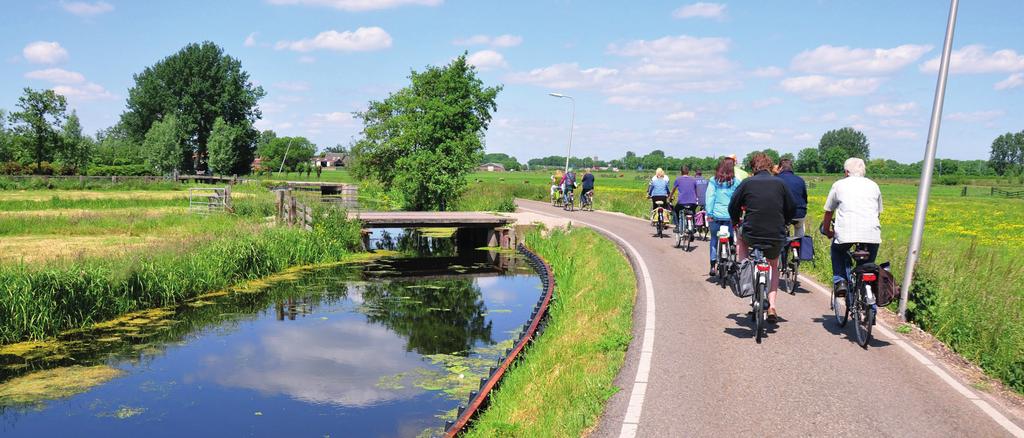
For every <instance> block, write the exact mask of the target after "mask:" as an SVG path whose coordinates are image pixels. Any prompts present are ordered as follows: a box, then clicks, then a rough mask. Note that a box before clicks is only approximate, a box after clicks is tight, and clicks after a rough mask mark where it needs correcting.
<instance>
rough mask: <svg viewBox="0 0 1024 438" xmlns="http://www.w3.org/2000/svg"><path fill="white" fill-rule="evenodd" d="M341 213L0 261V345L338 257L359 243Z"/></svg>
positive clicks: (37, 337) (159, 305)
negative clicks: (184, 240)
mask: <svg viewBox="0 0 1024 438" xmlns="http://www.w3.org/2000/svg"><path fill="white" fill-rule="evenodd" d="M358 242H359V228H358V226H357V225H356V224H354V223H351V222H348V221H347V220H346V219H345V217H344V213H343V212H340V211H339V212H335V213H331V214H328V216H327V217H325V218H324V219H322V220H320V221H319V222H318V223H317V226H316V228H315V229H314V231H313V232H306V231H303V230H299V229H287V228H266V229H262V230H260V231H257V232H255V233H253V232H252V231H251V230H239V231H236V232H232V233H227V234H226V235H223V236H220V237H218V238H216V239H215V240H212V241H210V242H208V243H205V244H199V245H198V246H195V247H190V248H178V249H169V250H163V251H160V252H157V253H155V254H148V255H135V256H124V257H115V258H109V259H87V260H82V261H73V262H67V263H60V264H52V265H46V266H42V267H35V266H28V265H25V264H16V265H2V266H0V344H3V343H10V342H16V341H20V340H24V339H40V338H43V337H46V336H51V335H54V334H56V333H58V332H60V331H62V330H66V329H71V328H79V327H84V326H86V325H89V324H91V323H95V322H99V321H104V320H107V319H110V318H113V317H116V316H118V315H121V314H124V313H127V312H131V311H133V310H139V309H145V308H152V307H162V306H167V305H172V304H176V303H180V302H183V301H184V300H186V299H188V298H191V297H194V296H197V295H200V294H203V293H206V292H210V291H213V290H217V289H220V288H224V287H227V286H229V285H232V284H234V283H237V282H239V281H242V280H247V279H253V278H259V277H263V276H267V275H270V274H273V273H275V272H278V271H281V270H283V269H285V268H288V267H291V266H296V265H303V264H312V263H326V262H332V261H337V260H339V259H341V258H342V257H343V256H344V255H345V254H348V253H351V252H352V251H354V250H356V249H357V248H358V245H359V244H358Z"/></svg>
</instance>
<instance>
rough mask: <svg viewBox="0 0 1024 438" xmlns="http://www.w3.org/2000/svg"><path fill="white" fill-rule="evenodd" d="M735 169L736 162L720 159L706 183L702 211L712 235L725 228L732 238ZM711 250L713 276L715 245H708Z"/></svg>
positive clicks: (713, 272) (712, 272)
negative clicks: (731, 213) (730, 205)
mask: <svg viewBox="0 0 1024 438" xmlns="http://www.w3.org/2000/svg"><path fill="white" fill-rule="evenodd" d="M735 168H736V160H733V159H732V158H728V157H726V158H722V159H721V160H720V161H719V162H718V169H717V170H715V177H714V178H712V179H711V180H709V181H708V190H707V192H706V193H705V195H704V210H706V211H707V215H708V217H707V221H708V227H709V228H710V230H711V234H712V235H714V234H715V233H717V232H718V229H719V228H721V227H722V226H725V227H726V228H728V229H729V237H730V238H734V236H733V231H732V220H731V219H729V202H730V201H731V200H732V194H733V192H735V191H736V187H737V186H739V184H740V182H739V179H737V178H736V175H735V174H734V173H733V172H734V171H735V170H734V169H735ZM708 246H709V247H710V248H711V273H709V274H708V275H712V276H713V275H715V266H716V265H717V260H718V254H717V250H716V248H715V245H713V244H712V245H708Z"/></svg>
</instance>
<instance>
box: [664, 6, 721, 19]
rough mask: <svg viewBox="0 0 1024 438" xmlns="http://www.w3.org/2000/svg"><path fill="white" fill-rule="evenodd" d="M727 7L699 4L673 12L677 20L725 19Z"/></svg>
mask: <svg viewBox="0 0 1024 438" xmlns="http://www.w3.org/2000/svg"><path fill="white" fill-rule="evenodd" d="M725 8H726V6H725V5H723V4H720V3H704V2H698V3H694V4H692V5H686V6H683V7H680V8H679V9H676V10H675V11H672V16H673V17H675V18H724V17H725Z"/></svg>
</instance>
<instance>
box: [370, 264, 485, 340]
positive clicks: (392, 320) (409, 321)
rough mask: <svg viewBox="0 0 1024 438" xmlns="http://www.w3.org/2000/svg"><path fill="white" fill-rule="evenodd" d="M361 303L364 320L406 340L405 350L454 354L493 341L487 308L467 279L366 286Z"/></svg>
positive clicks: (477, 288) (476, 289) (371, 284)
mask: <svg viewBox="0 0 1024 438" xmlns="http://www.w3.org/2000/svg"><path fill="white" fill-rule="evenodd" d="M363 301H364V303H365V304H366V307H367V319H368V320H369V321H370V322H374V323H379V324H382V325H384V326H385V327H387V328H389V329H391V330H392V331H394V332H395V333H397V334H399V335H401V336H403V337H405V338H406V339H408V342H407V343H406V350H407V351H416V352H417V353H419V354H424V355H426V354H437V353H455V352H464V351H469V350H470V349H472V348H473V346H474V345H475V344H476V343H477V342H485V343H487V344H491V343H493V342H494V341H493V340H492V339H491V323H490V322H487V319H486V318H485V314H486V313H487V307H486V306H485V305H484V299H483V296H482V295H481V293H480V287H479V286H477V285H476V283H474V282H473V280H472V279H460V280H435V281H429V282H427V281H420V282H416V283H406V282H391V283H370V284H367V285H366V288H365V290H364V291H363Z"/></svg>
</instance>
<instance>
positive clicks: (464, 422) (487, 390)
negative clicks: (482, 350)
mask: <svg viewBox="0 0 1024 438" xmlns="http://www.w3.org/2000/svg"><path fill="white" fill-rule="evenodd" d="M517 250H518V251H519V253H520V254H522V255H523V256H524V257H526V260H527V262H528V263H529V264H530V266H532V267H533V269H534V270H535V271H536V272H537V275H539V276H540V279H541V281H542V282H543V284H544V293H543V294H541V296H540V298H539V299H538V300H537V304H536V305H535V306H534V308H533V311H532V312H531V313H530V320H529V321H528V322H527V326H526V328H524V329H523V330H522V331H520V332H519V336H518V338H517V339H516V342H515V344H514V345H513V346H512V348H510V349H507V350H505V354H504V356H502V357H501V358H500V359H498V361H497V364H496V365H495V366H494V367H491V369H490V371H489V372H488V376H487V377H482V378H480V388H479V389H478V390H477V391H472V392H470V394H469V399H468V400H467V401H466V404H465V405H459V409H458V415H457V416H456V418H455V420H454V421H452V420H449V421H446V422H445V426H444V436H445V437H446V438H450V437H455V436H458V435H459V434H461V433H462V432H464V431H465V430H466V429H467V428H468V427H469V425H470V424H471V422H472V421H473V419H474V418H475V417H476V416H477V414H479V413H480V412H481V411H482V410H483V409H484V408H485V407H486V405H487V403H488V401H489V400H490V395H491V392H492V391H493V390H494V389H495V388H497V387H498V385H499V384H500V383H501V378H502V377H504V376H505V374H506V373H507V372H508V371H509V369H510V368H511V367H512V364H513V363H515V361H516V360H517V359H519V357H520V356H521V355H522V353H523V352H524V351H525V350H526V347H527V346H528V345H529V344H530V343H531V342H532V341H533V340H535V339H536V338H537V336H539V335H540V334H542V333H543V332H544V328H545V327H547V322H548V320H547V316H548V309H549V307H550V306H551V301H552V300H554V299H555V277H554V273H553V271H552V270H551V265H549V264H548V263H547V262H546V261H545V260H544V259H543V258H541V257H540V256H539V255H537V254H535V253H534V252H533V251H531V250H530V249H529V248H527V247H526V245H523V244H519V245H518V247H517Z"/></svg>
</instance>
